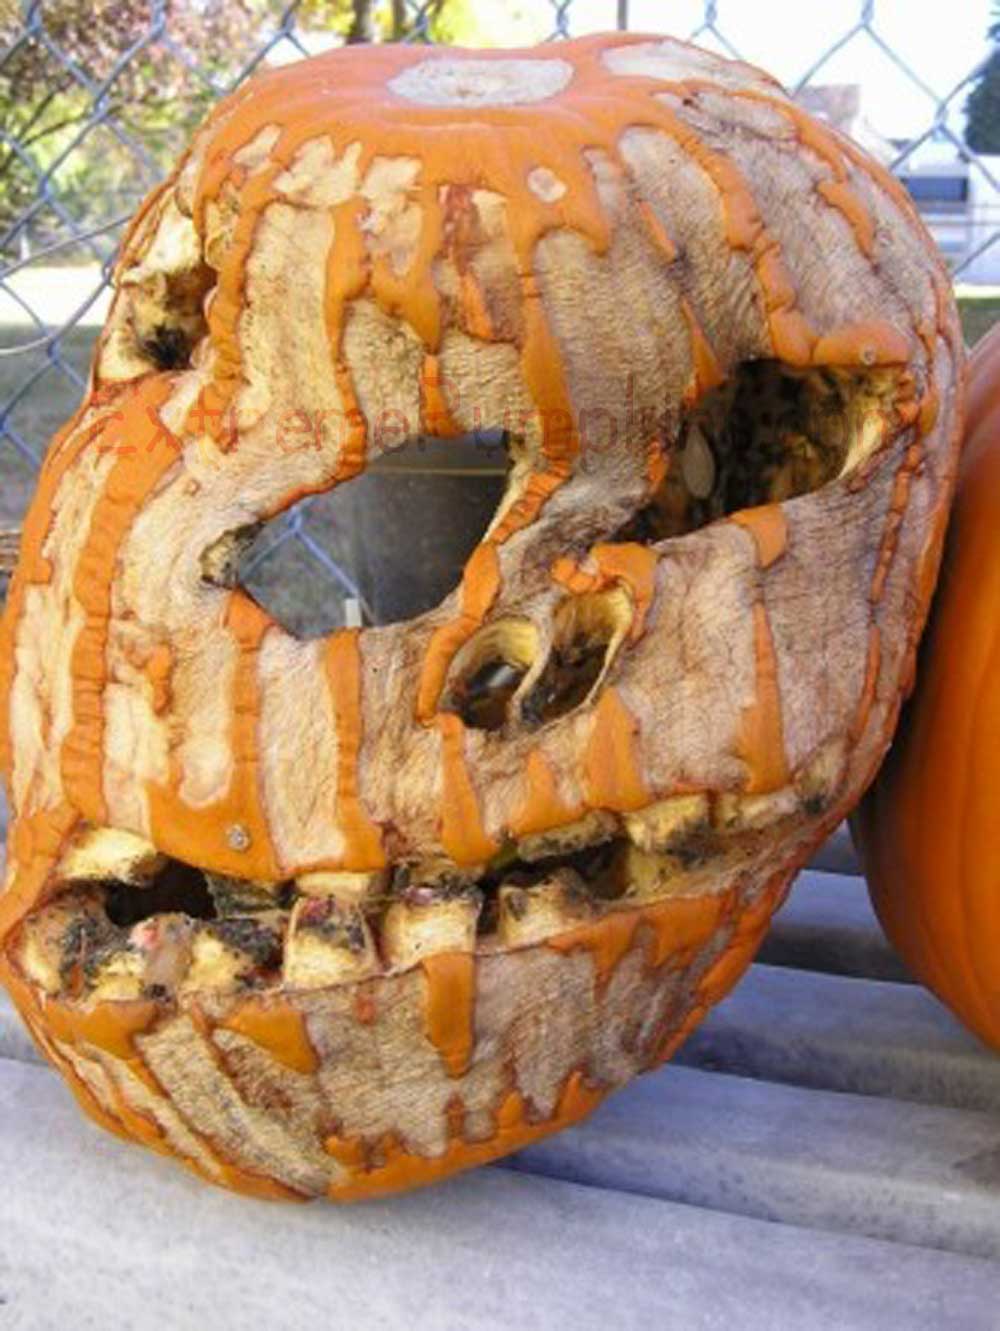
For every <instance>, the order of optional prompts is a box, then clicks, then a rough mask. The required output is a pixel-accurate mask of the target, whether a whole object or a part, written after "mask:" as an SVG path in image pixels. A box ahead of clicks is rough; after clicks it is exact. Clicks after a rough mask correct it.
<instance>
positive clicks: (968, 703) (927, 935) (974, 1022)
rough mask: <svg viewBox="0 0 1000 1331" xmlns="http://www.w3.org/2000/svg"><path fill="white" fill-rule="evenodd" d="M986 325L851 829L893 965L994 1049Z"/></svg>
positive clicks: (997, 933) (992, 487) (999, 909)
mask: <svg viewBox="0 0 1000 1331" xmlns="http://www.w3.org/2000/svg"><path fill="white" fill-rule="evenodd" d="M998 385H1000V329H994V330H993V331H992V332H991V333H990V334H988V335H987V336H986V337H985V338H983V340H982V341H981V342H980V343H979V345H978V346H977V347H976V349H975V351H974V352H973V354H972V356H971V358H970V360H969V401H968V418H967V423H966V431H965V442H964V445H963V451H962V458H961V465H960V468H959V476H958V491H957V495H956V499H955V506H954V511H953V513H952V517H951V525H950V527H949V529H948V539H947V542H946V545H945V555H944V565H943V568H942V571H941V581H940V584H939V586H938V590H937V594H936V596H935V598H934V603H933V609H932V614H931V619H930V624H929V626H928V630H927V636H926V638H925V640H924V644H923V647H922V648H921V653H920V668H919V674H918V679H917V690H916V692H915V694H914V696H913V698H912V700H911V701H910V702H909V703H908V704H907V706H906V709H905V711H904V713H903V720H902V722H901V724H900V728H899V732H898V734H897V736H896V739H895V740H894V742H893V745H892V748H891V749H890V751H889V755H888V757H887V758H886V761H885V764H884V765H883V767H882V769H881V771H880V772H879V775H878V778H877V780H876V782H875V784H874V786H873V787H872V789H871V791H870V792H869V793H868V795H867V796H866V798H865V800H864V802H863V803H862V805H861V807H860V808H859V810H858V813H857V817H856V820H855V824H854V830H855V832H856V834H857V837H858V841H859V845H860V849H861V853H862V858H863V862H864V867H865V872H866V874H867V875H868V882H869V886H870V889H871V895H872V901H873V903H874V906H875V909H876V911H877V912H878V916H879V919H880V920H881V922H882V925H883V927H884V928H885V931H886V933H887V934H888V935H889V938H890V939H891V940H892V942H893V943H894V944H895V946H896V948H897V949H898V950H899V952H900V954H901V956H902V957H903V959H904V960H905V962H906V964H907V965H908V966H909V967H910V969H911V970H912V971H913V973H914V975H916V976H917V977H918V978H919V979H920V980H922V981H923V982H924V983H925V984H926V985H927V986H928V987H929V988H930V989H933V991H934V992H935V993H936V994H937V996H938V997H939V998H940V999H941V1001H942V1002H944V1003H947V1004H948V1006H949V1007H950V1008H951V1009H952V1010H953V1011H954V1012H955V1013H956V1014H957V1015H958V1016H959V1017H960V1018H961V1019H962V1021H964V1022H965V1024H966V1025H967V1026H968V1027H970V1029H971V1030H973V1031H975V1033H976V1034H977V1035H978V1036H979V1037H980V1038H981V1039H983V1040H985V1041H986V1042H987V1044H991V1045H993V1046H994V1048H996V1049H1000V825H998V822H997V809H996V785H995V779H994V775H993V768H994V764H995V763H996V759H997V754H998V753H1000V658H998V644H1000V618H998V616H997V606H998V605H1000V550H998V548H997V539H998V535H1000V400H998V397H997V387H998Z"/></svg>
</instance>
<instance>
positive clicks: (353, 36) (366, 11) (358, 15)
mask: <svg viewBox="0 0 1000 1331" xmlns="http://www.w3.org/2000/svg"><path fill="white" fill-rule="evenodd" d="M372 9H373V0H354V17H353V19H352V20H351V26H350V28H349V29H348V32H347V44H348V45H349V46H357V45H359V44H360V43H362V42H373V41H374V40H375V16H374V14H373V13H372Z"/></svg>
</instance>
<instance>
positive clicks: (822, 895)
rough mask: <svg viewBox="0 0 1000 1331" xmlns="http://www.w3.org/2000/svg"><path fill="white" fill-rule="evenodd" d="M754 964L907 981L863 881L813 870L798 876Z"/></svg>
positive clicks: (908, 979)
mask: <svg viewBox="0 0 1000 1331" xmlns="http://www.w3.org/2000/svg"><path fill="white" fill-rule="evenodd" d="M757 960H758V961H763V962H767V963H768V964H769V965H772V966H793V967H797V968H798V969H800V970H814V971H825V972H827V973H829V974H832V975H856V976H860V977H862V978H864V979H868V980H898V981H900V982H901V983H909V982H911V981H912V977H911V975H910V973H909V971H908V970H907V969H906V967H905V966H904V964H903V962H902V961H901V959H900V958H899V957H898V956H897V955H896V953H895V951H894V950H893V947H892V944H891V943H890V942H889V941H888V939H887V938H886V936H885V934H884V933H883V932H882V926H881V925H880V924H879V922H878V919H877V918H876V916H875V912H874V911H873V910H872V906H871V902H870V900H869V898H868V887H867V885H866V883H865V880H864V879H863V878H856V877H853V876H852V875H848V874H839V873H826V872H818V871H816V870H814V869H806V870H805V871H804V872H803V873H801V874H800V875H799V877H798V878H797V880H796V882H795V884H794V886H793V888H792V891H791V893H790V895H789V898H788V900H787V901H786V902H785V905H784V906H783V907H782V909H781V910H780V911H779V912H778V914H777V915H776V916H775V917H774V922H773V923H772V925H771V929H770V932H769V933H768V935H767V938H765V940H764V945H763V947H762V948H761V950H760V951H759V952H758V954H757Z"/></svg>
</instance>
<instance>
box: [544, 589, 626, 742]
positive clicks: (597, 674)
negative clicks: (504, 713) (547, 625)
mask: <svg viewBox="0 0 1000 1331" xmlns="http://www.w3.org/2000/svg"><path fill="white" fill-rule="evenodd" d="M633 613H634V612H633V606H632V602H631V600H630V599H629V597H628V594H627V593H626V592H625V591H624V590H623V589H622V588H620V587H615V588H612V589H611V590H610V591H605V592H586V593H584V594H583V595H580V596H571V597H568V598H567V599H566V600H565V601H563V603H562V604H561V605H560V606H559V608H558V609H557V610H556V617H555V638H554V642H553V646H552V651H551V652H550V653H549V658H548V660H547V661H546V663H545V666H544V668H543V669H542V671H541V673H540V675H539V676H538V679H537V680H536V681H535V683H534V684H533V685H532V687H531V689H530V691H529V692H528V694H527V696H526V697H525V699H524V701H523V703H522V704H521V715H522V716H523V718H524V720H525V722H526V723H527V724H528V725H529V726H542V725H545V723H546V722H547V721H554V720H555V719H556V718H557V717H560V716H565V715H566V713H567V712H572V711H573V710H574V709H575V708H577V707H580V706H582V704H583V703H585V702H586V701H587V699H588V698H589V697H590V696H591V695H592V694H593V693H594V691H595V690H596V689H597V688H598V687H599V685H600V683H601V681H602V679H603V678H604V676H605V675H606V673H607V671H608V668H609V667H610V665H611V662H612V661H613V660H614V657H615V655H616V654H617V651H618V648H619V646H620V645H621V643H622V641H623V640H624V638H625V636H626V635H627V633H628V631H629V629H630V627H631V625H632V617H633Z"/></svg>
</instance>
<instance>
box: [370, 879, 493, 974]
mask: <svg viewBox="0 0 1000 1331" xmlns="http://www.w3.org/2000/svg"><path fill="white" fill-rule="evenodd" d="M481 908H482V894H481V893H480V892H478V891H475V890H473V891H453V892H448V890H447V889H445V891H443V892H442V891H436V890H435V889H434V888H432V887H428V886H426V885H423V886H421V885H418V886H417V887H415V888H410V889H408V890H407V892H406V895H405V896H404V897H403V898H402V899H401V900H399V901H394V902H393V903H392V905H391V906H390V907H389V909H388V910H387V911H386V913H385V917H384V919H383V922H382V951H383V955H384V957H385V959H386V962H387V963H388V964H389V965H390V966H394V967H399V968H405V967H408V966H413V965H416V963H417V962H419V961H423V960H424V959H425V958H427V957H431V956H436V955H438V954H440V953H442V952H468V953H471V952H474V951H475V949H476V932H477V926H478V922H479V912H480V910H481Z"/></svg>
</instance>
